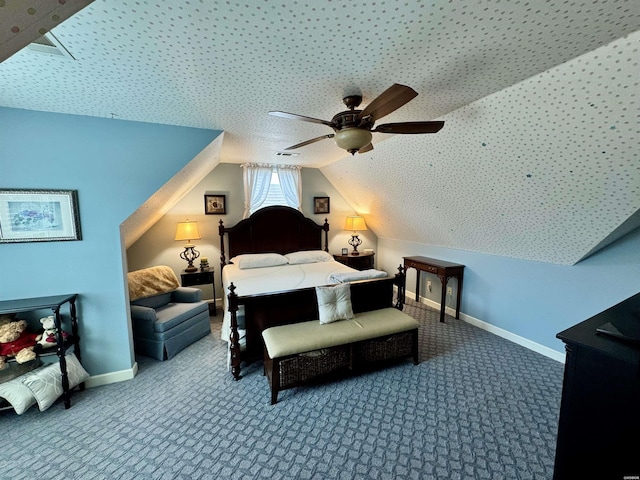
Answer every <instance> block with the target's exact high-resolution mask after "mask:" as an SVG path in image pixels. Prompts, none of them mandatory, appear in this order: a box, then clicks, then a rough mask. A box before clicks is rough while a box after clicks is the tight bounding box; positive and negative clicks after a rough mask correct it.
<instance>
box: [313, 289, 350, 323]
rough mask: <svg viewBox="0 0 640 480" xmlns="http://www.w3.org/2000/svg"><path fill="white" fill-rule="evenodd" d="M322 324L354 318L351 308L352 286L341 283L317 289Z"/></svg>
mask: <svg viewBox="0 0 640 480" xmlns="http://www.w3.org/2000/svg"><path fill="white" fill-rule="evenodd" d="M316 296H317V297H318V313H319V314H320V324H321V325H324V324H326V323H332V322H336V321H338V320H348V319H350V318H354V317H355V315H354V314H353V309H352V308H351V284H350V283H340V284H338V285H336V286H332V287H316Z"/></svg>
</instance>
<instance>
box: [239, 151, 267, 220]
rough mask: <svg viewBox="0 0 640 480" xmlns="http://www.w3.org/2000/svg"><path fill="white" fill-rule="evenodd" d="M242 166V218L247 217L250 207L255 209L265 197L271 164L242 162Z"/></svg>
mask: <svg viewBox="0 0 640 480" xmlns="http://www.w3.org/2000/svg"><path fill="white" fill-rule="evenodd" d="M242 168H243V169H244V171H243V182H244V213H243V214H242V218H247V217H248V216H249V215H250V214H251V210H252V209H256V210H257V209H258V208H260V207H261V206H262V204H263V203H264V202H265V200H266V199H267V194H268V193H269V184H270V183H271V173H272V172H273V166H271V165H263V164H255V163H243V164H242Z"/></svg>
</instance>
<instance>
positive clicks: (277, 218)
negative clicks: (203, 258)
mask: <svg viewBox="0 0 640 480" xmlns="http://www.w3.org/2000/svg"><path fill="white" fill-rule="evenodd" d="M328 232H329V223H328V222H327V219H325V221H324V225H318V224H317V223H316V222H314V221H313V220H311V219H310V218H306V217H305V216H304V215H303V214H302V213H301V212H300V211H298V210H296V209H294V208H291V207H282V206H274V207H265V208H262V209H260V210H258V211H257V212H255V213H254V214H253V215H251V216H250V217H249V218H245V219H244V220H241V221H240V222H238V223H237V224H236V225H234V226H233V227H225V226H224V225H223V223H222V220H220V225H219V226H218V233H219V235H220V264H221V266H224V265H225V264H226V263H227V260H226V257H225V234H226V236H227V244H228V248H229V250H228V252H229V258H230V259H231V258H233V257H235V256H236V255H242V254H244V253H279V254H281V255H284V254H286V253H291V252H297V251H300V250H324V251H329V247H328ZM323 237H324V247H323V245H322V244H323Z"/></svg>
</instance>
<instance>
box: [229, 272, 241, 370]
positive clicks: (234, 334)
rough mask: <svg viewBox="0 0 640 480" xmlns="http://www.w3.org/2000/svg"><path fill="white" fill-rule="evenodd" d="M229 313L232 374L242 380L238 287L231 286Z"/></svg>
mask: <svg viewBox="0 0 640 480" xmlns="http://www.w3.org/2000/svg"><path fill="white" fill-rule="evenodd" d="M229 291H230V292H231V293H229V295H228V296H227V298H228V299H229V313H230V314H231V332H230V333H229V352H230V354H231V374H232V375H233V378H234V380H240V335H239V334H238V295H237V294H236V286H235V285H234V284H233V282H232V283H231V285H229Z"/></svg>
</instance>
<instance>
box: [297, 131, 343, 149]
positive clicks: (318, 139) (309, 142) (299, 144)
mask: <svg viewBox="0 0 640 480" xmlns="http://www.w3.org/2000/svg"><path fill="white" fill-rule="evenodd" d="M334 136H335V135H334V134H333V133H329V134H328V135H322V136H321V137H316V138H312V139H311V140H307V141H306V142H302V143H298V144H296V145H293V146H291V147H288V148H285V150H295V149H296V148H300V147H304V146H305V145H310V144H312V143H316V142H319V141H320V140H324V139H325V138H333V137H334Z"/></svg>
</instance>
